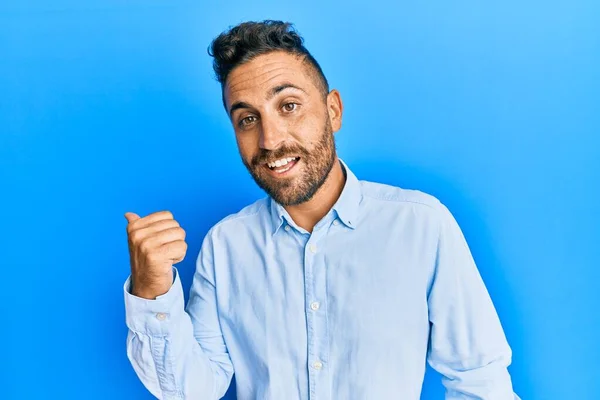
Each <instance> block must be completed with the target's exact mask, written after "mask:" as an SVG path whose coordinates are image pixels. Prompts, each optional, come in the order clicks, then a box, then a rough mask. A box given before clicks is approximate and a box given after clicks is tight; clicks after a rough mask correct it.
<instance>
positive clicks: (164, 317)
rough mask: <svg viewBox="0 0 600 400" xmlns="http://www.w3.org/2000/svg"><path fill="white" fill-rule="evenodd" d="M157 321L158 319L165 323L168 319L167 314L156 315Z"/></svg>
mask: <svg viewBox="0 0 600 400" xmlns="http://www.w3.org/2000/svg"><path fill="white" fill-rule="evenodd" d="M156 319H158V320H159V321H164V320H165V319H167V314H165V313H161V312H159V313H158V314H156Z"/></svg>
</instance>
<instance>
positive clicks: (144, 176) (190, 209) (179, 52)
mask: <svg viewBox="0 0 600 400" xmlns="http://www.w3.org/2000/svg"><path fill="white" fill-rule="evenodd" d="M415 3H416V2H409V1H403V2H382V1H369V2H365V3H350V2H325V1H318V2H313V1H310V2H281V1H277V2H276V1H271V2H247V1H230V2H222V3H221V4H220V5H214V4H212V2H211V3H208V2H206V4H202V2H189V1H154V0H133V1H126V2H123V1H115V0H89V1H86V2H82V1H74V0H57V1H53V2H43V3H42V2H31V1H7V0H2V1H1V2H0V190H1V191H2V196H0V206H1V211H2V217H1V221H2V222H1V225H0V227H1V229H0V235H1V237H0V239H1V240H0V246H1V254H2V256H1V258H0V263H1V266H2V269H1V271H2V278H3V279H2V289H1V290H0V307H1V309H0V316H1V317H2V322H1V324H2V328H1V329H0V343H2V345H3V350H2V356H1V359H2V362H1V363H0V369H1V370H0V382H1V385H0V386H1V394H0V397H1V398H2V399H18V400H20V399H58V398H60V399H107V398H108V399H112V400H118V399H149V398H151V396H150V395H149V394H148V392H146V390H145V389H144V387H143V386H142V384H141V383H140V382H139V381H138V380H137V377H136V376H135V374H134V372H133V369H132V368H131V367H130V365H129V363H128V360H127V358H126V354H125V337H126V328H125V321H124V308H123V295H122V285H123V282H124V280H125V279H126V277H127V275H128V272H129V265H128V262H129V260H128V253H127V241H126V235H125V226H126V221H125V218H124V217H123V214H124V213H125V212H126V211H135V212H137V213H139V214H141V215H146V214H148V213H151V212H154V211H158V210H163V209H168V210H171V211H172V212H173V213H174V215H175V217H176V218H177V219H178V221H180V223H181V224H182V226H183V227H184V228H185V229H186V230H187V232H188V239H189V252H188V255H187V257H186V259H185V260H184V261H183V262H182V263H181V264H179V267H180V270H181V274H182V277H183V283H184V289H185V290H186V292H187V291H188V289H189V286H190V282H191V277H192V270H193V267H194V261H195V257H196V255H197V252H198V250H199V246H200V243H201V240H202V238H203V236H204V234H205V233H206V231H207V230H208V228H209V227H210V226H212V224H214V223H215V222H217V221H218V220H219V219H221V218H222V217H224V216H225V215H227V214H229V213H231V212H235V211H237V210H239V209H240V208H241V207H243V206H244V205H246V204H248V203H250V202H252V201H254V200H255V199H257V198H258V197H261V196H262V195H263V194H262V192H260V190H259V189H258V188H257V187H255V184H254V183H253V181H252V180H251V178H250V177H249V175H248V174H247V172H246V171H245V169H244V167H243V165H242V164H241V162H240V161H239V157H238V154H237V148H236V144H235V139H234V135H233V132H232V128H231V126H230V125H229V121H228V120H227V118H226V115H225V113H224V111H223V109H222V105H221V100H220V91H219V90H220V89H219V86H218V84H217V82H216V81H215V80H214V79H213V76H212V71H211V59H210V58H209V57H208V55H207V53H206V48H207V46H208V44H209V42H210V40H211V39H212V38H213V37H214V36H215V35H217V34H218V33H219V32H221V31H222V30H224V29H226V28H227V27H228V26H231V25H234V24H236V23H238V22H241V21H243V20H247V19H264V18H272V19H284V20H290V21H293V22H295V24H296V26H297V28H298V30H299V31H300V33H301V34H303V35H304V36H305V39H306V45H307V47H308V48H309V49H310V50H311V51H312V52H313V53H314V55H315V57H316V58H317V60H319V61H320V63H321V64H322V67H323V69H324V71H325V73H326V74H327V76H328V78H329V80H330V82H331V84H332V86H333V87H335V88H337V89H339V90H340V91H341V94H342V97H343V100H344V103H345V116H344V126H343V128H342V130H341V131H340V132H339V133H338V134H337V143H338V148H339V153H340V154H341V156H342V158H343V159H344V160H345V161H346V162H347V163H348V164H349V165H350V166H351V167H352V168H353V170H354V171H355V173H356V174H357V175H358V176H359V177H360V178H362V179H369V180H375V181H379V182H384V183H390V184H395V185H400V186H403V187H406V188H416V189H420V190H423V191H426V192H429V193H431V194H433V195H435V196H437V197H438V198H440V199H441V200H442V201H443V202H445V203H446V204H447V205H448V206H449V208H450V209H451V210H452V212H453V213H454V214H455V216H456V218H457V220H458V222H459V223H460V225H461V226H462V228H463V230H464V232H465V235H466V237H467V240H468V241H469V243H470V245H471V248H472V252H473V254H474V257H475V259H476V261H477V262H478V265H479V268H480V271H481V273H482V275H483V277H484V280H485V282H486V283H487V286H488V288H489V291H490V293H491V295H492V297H493V300H494V302H495V304H496V306H497V309H498V312H499V314H500V317H501V320H502V322H503V325H504V328H505V331H506V334H507V336H508V339H509V342H510V344H511V345H512V348H513V352H514V361H513V365H512V366H511V368H510V372H511V373H512V376H513V380H514V386H515V389H516V391H517V392H518V393H519V394H520V395H521V396H522V397H523V399H557V400H558V399H560V400H565V399H567V400H571V399H574V400H584V399H585V400H587V399H600V392H599V391H598V389H597V380H598V379H599V378H600V372H599V367H598V362H599V360H600V349H599V344H598V337H599V334H600V313H599V312H598V308H599V306H600V301H599V300H600V298H599V292H598V281H599V280H600V273H599V270H600V268H599V266H598V259H599V258H600V250H599V248H600V243H599V242H600V241H599V239H600V234H599V225H600V212H599V208H598V203H599V201H600V188H599V186H600V139H599V138H598V136H599V134H600V118H599V111H600V95H599V93H600V6H599V5H598V4H599V3H597V2H593V1H589V2H583V1H578V2H574V1H572V0H571V1H568V0H566V1H529V2H522V1H504V2H501V3H500V2H498V3H500V4H491V3H489V2H477V1H453V2H442V1H429V2H419V4H415ZM186 295H187V293H186ZM231 392H232V391H230V393H231ZM442 393H443V391H442V388H441V384H440V383H439V377H438V376H436V375H435V374H434V373H432V372H431V371H429V372H428V375H427V378H426V383H425V389H424V394H423V398H424V399H441V398H442V396H443V395H442ZM228 398H233V396H231V397H228Z"/></svg>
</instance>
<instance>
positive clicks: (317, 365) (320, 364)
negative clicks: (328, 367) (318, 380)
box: [313, 361, 323, 369]
mask: <svg viewBox="0 0 600 400" xmlns="http://www.w3.org/2000/svg"><path fill="white" fill-rule="evenodd" d="M313 367H314V369H321V368H323V363H322V362H321V361H315V363H314V364H313Z"/></svg>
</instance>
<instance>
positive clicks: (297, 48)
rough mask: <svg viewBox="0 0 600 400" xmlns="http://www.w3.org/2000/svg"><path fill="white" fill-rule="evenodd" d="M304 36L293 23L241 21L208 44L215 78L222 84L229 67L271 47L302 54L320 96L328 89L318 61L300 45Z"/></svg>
mask: <svg viewBox="0 0 600 400" xmlns="http://www.w3.org/2000/svg"><path fill="white" fill-rule="evenodd" d="M303 42H304V39H303V38H302V37H301V36H300V35H299V34H298V32H297V31H296V30H295V29H294V27H293V24H291V23H289V22H283V21H274V20H265V21H262V22H254V21H249V22H243V23H241V24H239V25H237V26H234V27H233V28H230V29H229V31H226V32H223V33H221V34H220V35H219V36H217V37H216V38H215V39H214V40H213V41H212V43H211V45H210V46H209V48H208V54H209V55H210V56H212V57H214V60H213V69H214V71H215V75H216V79H217V80H218V81H219V82H220V83H221V89H223V88H224V86H225V82H226V81H227V77H228V76H229V74H230V73H231V71H232V70H233V69H234V68H235V67H237V66H239V65H241V64H244V63H246V62H248V61H250V60H252V59H254V58H255V57H257V56H259V55H262V54H266V53H270V52H272V51H277V50H281V51H285V52H288V53H290V54H294V55H297V56H299V57H303V61H304V62H305V63H308V64H309V65H310V66H311V67H312V69H313V70H314V72H315V73H314V75H315V76H314V78H315V83H316V84H317V87H319V89H321V91H322V93H323V95H324V96H327V93H329V84H328V82H327V79H326V78H325V75H324V74H323V71H322V70H321V67H320V66H319V63H318V62H317V60H315V59H314V57H313V56H312V55H311V54H310V53H309V51H308V50H307V49H306V47H304V45H303Z"/></svg>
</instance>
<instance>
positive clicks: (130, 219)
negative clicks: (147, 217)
mask: <svg viewBox="0 0 600 400" xmlns="http://www.w3.org/2000/svg"><path fill="white" fill-rule="evenodd" d="M125 218H126V219H127V222H129V223H131V222H133V221H136V220H138V219H140V216H139V215H137V214H136V213H132V212H126V213H125Z"/></svg>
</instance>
